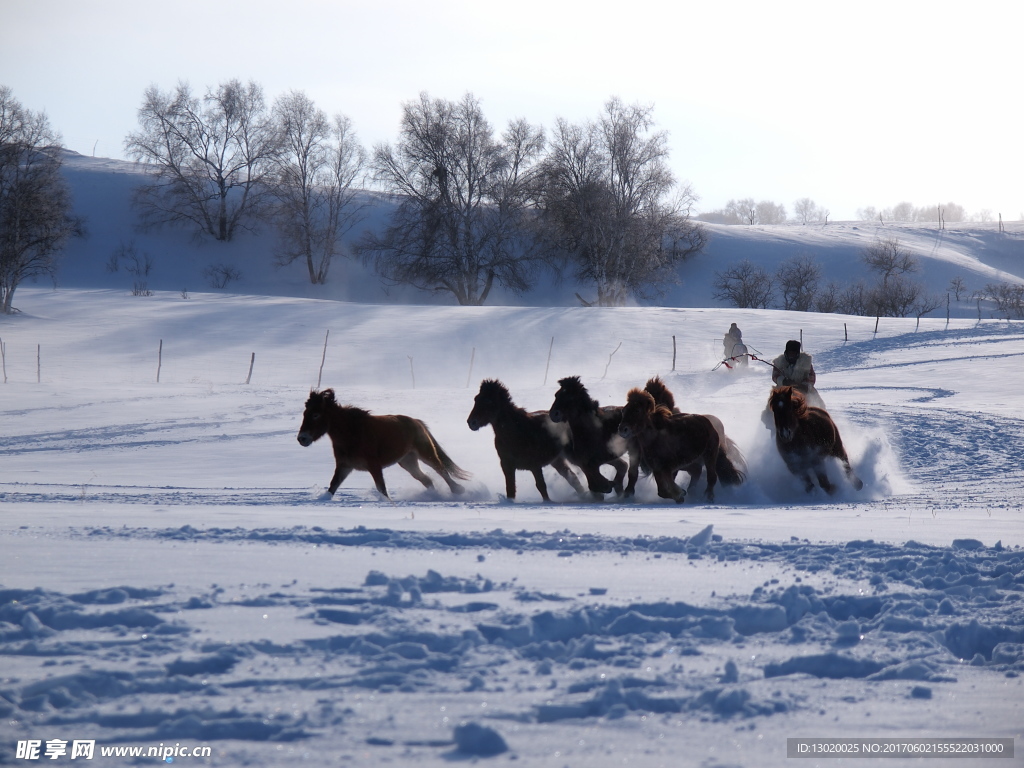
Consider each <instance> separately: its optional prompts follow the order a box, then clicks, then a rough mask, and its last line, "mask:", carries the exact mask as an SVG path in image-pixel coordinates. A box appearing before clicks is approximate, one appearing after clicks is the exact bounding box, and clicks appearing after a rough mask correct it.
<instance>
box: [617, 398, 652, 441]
mask: <svg viewBox="0 0 1024 768" xmlns="http://www.w3.org/2000/svg"><path fill="white" fill-rule="evenodd" d="M657 408H658V404H657V403H656V402H654V397H653V395H651V393H650V392H647V391H645V390H643V389H636V388H633V389H631V390H630V391H629V394H628V395H627V396H626V405H625V407H624V408H623V409H622V421H620V422H619V437H624V438H625V439H626V440H629V439H631V438H634V437H636V436H637V435H639V434H640V433H642V432H644V431H645V430H647V429H650V427H651V423H652V422H651V420H652V417H653V416H654V413H655V411H656V410H657Z"/></svg>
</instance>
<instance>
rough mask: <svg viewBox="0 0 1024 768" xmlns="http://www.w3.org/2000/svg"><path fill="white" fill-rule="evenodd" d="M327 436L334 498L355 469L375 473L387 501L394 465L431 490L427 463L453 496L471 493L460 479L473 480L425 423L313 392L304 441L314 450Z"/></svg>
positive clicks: (330, 392)
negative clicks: (331, 450)
mask: <svg viewBox="0 0 1024 768" xmlns="http://www.w3.org/2000/svg"><path fill="white" fill-rule="evenodd" d="M324 435H328V436H330V438H331V445H332V446H333V447H334V461H335V468H334V476H333V477H332V478H331V484H330V485H329V486H328V487H327V492H328V493H329V494H331V495H332V496H333V495H334V492H335V491H336V490H338V486H339V485H341V483H342V482H343V481H344V480H345V478H346V477H348V476H349V474H350V473H351V472H352V470H353V469H358V470H362V471H364V472H369V473H370V476H371V477H372V478H373V482H374V484H375V485H376V486H377V490H378V491H380V492H381V494H382V495H383V496H385V497H386V498H390V496H388V489H387V486H386V485H385V484H384V467H390V466H391V465H392V464H398V466H400V467H401V468H402V469H404V470H405V471H406V472H408V473H409V474H410V475H412V476H413V477H415V478H416V479H417V480H419V481H420V482H421V483H423V485H425V486H426V487H427V488H433V487H434V483H433V481H432V480H431V479H430V478H429V477H427V475H425V474H424V473H423V470H421V469H420V465H419V461H422V462H423V463H424V464H426V465H427V466H429V467H431V468H432V469H433V470H434V471H435V472H437V474H439V475H440V476H441V477H442V478H444V481H445V482H446V483H448V487H449V488H451V490H452V493H462V492H463V491H464V490H465V488H463V487H462V486H461V485H459V484H458V483H457V482H455V480H456V479H459V480H468V479H469V477H470V475H469V473H468V472H466V471H465V470H463V469H460V468H459V467H458V466H456V464H455V462H454V461H452V460H451V459H450V458H449V457H448V454H446V453H445V452H444V451H443V450H442V449H441V446H440V445H438V444H437V441H436V440H435V439H434V436H433V435H432V434H430V430H429V429H427V425H426V424H424V423H423V422H422V421H420V420H419V419H414V418H412V417H410V416H402V415H394V416H374V415H372V414H371V413H370V412H369V411H364V410H363V409H362V408H355V407H353V406H351V405H338V403H337V402H336V401H335V399H334V390H333V389H325V390H323V391H322V392H317V391H316V390H310V392H309V399H308V400H307V401H306V410H305V411H304V412H303V414H302V426H300V427H299V434H298V441H299V443H300V444H301V445H303V446H309V445H312V444H313V442H314V441H316V440H319V439H320V438H321V437H323V436H324Z"/></svg>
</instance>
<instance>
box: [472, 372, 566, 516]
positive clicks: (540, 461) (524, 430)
mask: <svg viewBox="0 0 1024 768" xmlns="http://www.w3.org/2000/svg"><path fill="white" fill-rule="evenodd" d="M466 423H467V424H468V425H469V428H470V429H472V430H473V431H474V432H476V431H477V430H478V429H480V428H481V427H486V426H487V425H488V424H490V425H491V426H492V427H493V428H494V448H495V450H497V451H498V460H499V461H500V462H501V471H502V472H503V473H504V474H505V495H506V496H507V497H508V498H510V499H514V498H515V497H516V470H517V469H525V470H528V471H530V472H532V473H533V478H534V480H535V481H536V483H537V490H538V491H540V495H541V497H542V498H543V499H544V501H551V499H550V498H549V497H548V486H547V483H545V482H544V472H543V469H544V467H546V466H548V465H549V464H550V465H551V466H552V467H554V468H555V471H556V472H558V474H560V475H561V476H562V477H564V478H565V479H566V481H567V482H568V483H569V485H571V486H572V487H573V489H574V490H575V491H576V493H579V494H582V493H583V492H584V491H583V486H582V485H581V484H580V481H579V478H577V477H576V473H575V471H573V469H572V468H571V467H570V466H569V463H568V462H567V461H566V459H565V450H566V448H567V447H568V445H569V439H570V435H569V425H568V424H555V423H554V422H553V421H551V419H550V417H549V416H548V412H547V411H533V412H532V413H528V412H527V411H526V410H525V409H524V408H520V407H518V406H517V405H516V404H515V403H514V402H512V396H511V395H510V394H509V391H508V388H506V387H505V385H504V384H502V383H501V382H500V381H497V380H496V379H485V380H484V381H481V382H480V392H479V393H478V394H477V396H476V397H475V398H474V400H473V410H472V411H471V412H470V414H469V418H467V419H466Z"/></svg>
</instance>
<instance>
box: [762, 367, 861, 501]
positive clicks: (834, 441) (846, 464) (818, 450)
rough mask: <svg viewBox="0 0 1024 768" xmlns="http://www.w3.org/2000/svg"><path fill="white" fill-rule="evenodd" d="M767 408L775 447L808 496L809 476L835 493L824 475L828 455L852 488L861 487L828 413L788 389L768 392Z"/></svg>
mask: <svg viewBox="0 0 1024 768" xmlns="http://www.w3.org/2000/svg"><path fill="white" fill-rule="evenodd" d="M768 409H769V410H770V411H771V412H772V414H774V416H775V447H776V448H778V449H779V454H780V455H781V456H782V459H783V461H785V462H786V466H787V467H789V471H790V472H792V473H793V474H794V475H796V476H797V477H800V478H803V481H804V488H805V490H807V492H808V493H810V492H811V491H813V490H814V479H813V478H812V477H811V475H812V473H813V474H814V476H815V477H817V479H818V484H819V485H820V486H821V487H822V488H823V489H824V490H825V491H826V492H828V493H835V490H836V489H835V486H833V485H832V483H830V482H829V479H828V475H827V474H826V473H825V459H827V458H829V457H830V456H831V457H835V458H837V459H839V461H840V463H841V464H842V465H843V469H844V471H845V472H846V477H847V478H849V480H850V482H851V483H852V484H853V487H854V488H856V489H857V490H858V491H859V490H860V489H861V488H863V487H864V483H863V482H862V481H861V479H860V478H859V477H857V475H855V474H854V472H853V467H851V466H850V459H849V457H848V456H847V455H846V449H845V448H844V447H843V439H842V438H841V437H840V436H839V429H838V428H837V427H836V425H835V422H834V421H832V417H831V416H829V414H828V411H826V410H825V409H824V408H816V407H814V406H813V405H808V404H807V402H806V400H805V399H804V396H803V393H801V392H800V390H798V389H796V388H795V387H790V386H785V387H776V388H775V389H773V390H772V393H771V396H769V398H768Z"/></svg>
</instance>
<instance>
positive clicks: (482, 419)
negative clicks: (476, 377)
mask: <svg viewBox="0 0 1024 768" xmlns="http://www.w3.org/2000/svg"><path fill="white" fill-rule="evenodd" d="M510 407H514V403H513V402H512V396H511V395H510V394H509V392H508V388H507V387H506V386H505V385H504V384H502V383H501V382H500V381H498V380H497V379H484V380H483V381H481V382H480V391H479V392H478V393H477V396H476V397H475V398H473V410H472V411H470V413H469V418H467V419H466V424H468V425H469V428H470V429H472V430H473V431H474V432H476V431H477V430H478V429H480V428H481V427H486V426H487V425H488V424H492V423H494V420H495V419H496V418H497V417H498V414H499V413H500V412H501V411H502V410H503V409H505V408H510Z"/></svg>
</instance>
